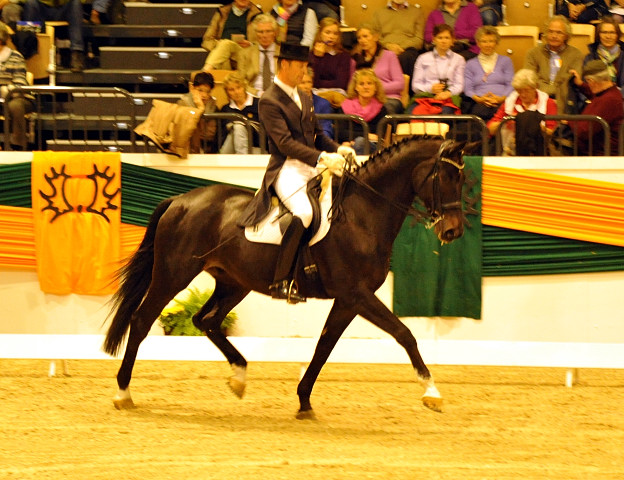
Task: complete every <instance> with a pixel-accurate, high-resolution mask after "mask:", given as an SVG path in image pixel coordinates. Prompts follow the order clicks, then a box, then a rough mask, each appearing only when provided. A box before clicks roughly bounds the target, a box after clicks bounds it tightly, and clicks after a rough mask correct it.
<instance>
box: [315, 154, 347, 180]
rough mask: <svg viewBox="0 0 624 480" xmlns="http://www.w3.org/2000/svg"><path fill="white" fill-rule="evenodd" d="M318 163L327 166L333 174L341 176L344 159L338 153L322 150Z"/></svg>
mask: <svg viewBox="0 0 624 480" xmlns="http://www.w3.org/2000/svg"><path fill="white" fill-rule="evenodd" d="M318 163H319V164H320V165H323V166H325V167H327V169H328V170H329V171H330V172H331V173H333V174H334V175H336V176H338V177H342V172H343V170H344V166H345V159H344V157H343V156H342V155H340V154H339V153H328V152H323V153H322V154H321V158H320V159H319V162H318Z"/></svg>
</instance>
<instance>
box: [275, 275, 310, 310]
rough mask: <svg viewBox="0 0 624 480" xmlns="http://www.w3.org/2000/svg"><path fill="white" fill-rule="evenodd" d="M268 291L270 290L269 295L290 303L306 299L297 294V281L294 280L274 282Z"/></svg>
mask: <svg viewBox="0 0 624 480" xmlns="http://www.w3.org/2000/svg"><path fill="white" fill-rule="evenodd" d="M269 292H271V297H273V298H276V299H280V300H286V302H287V303H290V304H291V305H294V304H296V303H299V302H305V301H306V298H305V297H304V296H302V295H299V290H298V288H297V282H295V280H282V281H281V282H276V283H274V284H272V285H271V286H270V287H269Z"/></svg>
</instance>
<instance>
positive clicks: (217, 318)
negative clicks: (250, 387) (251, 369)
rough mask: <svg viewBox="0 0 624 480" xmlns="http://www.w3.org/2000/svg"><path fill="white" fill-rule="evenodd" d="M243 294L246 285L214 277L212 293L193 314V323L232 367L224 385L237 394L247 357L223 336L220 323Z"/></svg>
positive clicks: (242, 385)
mask: <svg viewBox="0 0 624 480" xmlns="http://www.w3.org/2000/svg"><path fill="white" fill-rule="evenodd" d="M247 294H249V290H248V289H245V288H243V287H241V286H239V285H232V284H225V283H223V282H222V281H219V280H217V282H216V284H215V289H214V292H213V293H212V296H211V297H210V299H209V300H208V301H207V302H206V304H205V305H204V306H203V307H202V308H201V309H200V310H199V312H197V313H196V314H195V316H194V317H193V323H194V324H195V326H196V327H197V328H199V329H200V330H203V331H205V332H206V336H207V337H208V338H209V339H210V340H211V341H212V343H214V344H215V345H216V347H217V348H218V349H219V350H221V352H222V353H223V355H225V358H226V359H227V361H228V362H229V364H230V366H231V367H232V372H233V375H232V376H231V377H230V378H229V380H228V385H229V386H230V388H231V389H232V391H233V392H234V394H235V395H236V396H237V397H238V398H242V397H243V395H244V393H245V387H246V385H247V360H245V358H244V357H243V356H242V355H241V353H240V352H239V351H238V350H237V349H236V347H235V346H234V345H232V342H230V341H229V340H228V339H227V337H226V336H225V334H224V333H223V331H222V330H221V323H222V322H223V319H224V318H225V317H226V315H227V314H228V313H230V311H231V310H232V309H233V308H234V307H235V306H236V305H238V304H239V303H240V302H241V301H242V300H243V299H244V298H245V297H246V296H247Z"/></svg>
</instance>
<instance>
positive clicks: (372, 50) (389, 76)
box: [353, 23, 405, 114]
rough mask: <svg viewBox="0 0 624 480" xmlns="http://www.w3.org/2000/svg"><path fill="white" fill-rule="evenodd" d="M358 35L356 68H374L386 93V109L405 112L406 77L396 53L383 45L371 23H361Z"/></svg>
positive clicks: (355, 56) (355, 58)
mask: <svg viewBox="0 0 624 480" xmlns="http://www.w3.org/2000/svg"><path fill="white" fill-rule="evenodd" d="M356 36H357V41H358V45H357V47H356V53H354V54H353V59H354V60H355V68H356V70H360V69H362V68H372V69H373V70H374V72H375V75H377V78H378V79H379V80H380V81H381V85H382V87H383V91H384V93H385V94H386V103H384V107H386V111H387V112H388V113H391V114H392V113H403V110H404V109H405V107H404V106H403V102H402V101H401V94H402V93H403V89H404V88H405V77H404V76H403V69H402V68H401V63H400V62H399V58H398V57H397V55H396V53H394V52H392V51H390V50H386V49H385V48H383V47H382V46H381V44H380V43H379V32H378V31H377V30H376V29H375V27H374V26H373V25H372V24H370V23H363V24H362V25H360V27H359V28H358V29H357V32H356Z"/></svg>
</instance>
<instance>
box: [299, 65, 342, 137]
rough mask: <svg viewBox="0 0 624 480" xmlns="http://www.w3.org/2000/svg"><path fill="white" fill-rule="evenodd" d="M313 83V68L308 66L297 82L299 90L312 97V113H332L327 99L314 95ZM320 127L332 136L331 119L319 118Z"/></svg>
mask: <svg viewBox="0 0 624 480" xmlns="http://www.w3.org/2000/svg"><path fill="white" fill-rule="evenodd" d="M313 83H314V70H312V69H311V68H308V70H307V72H306V73H304V74H303V78H302V79H301V83H300V84H299V90H301V91H302V92H303V93H306V94H308V95H310V96H311V97H312V102H313V104H314V113H334V109H333V108H332V106H331V104H330V103H329V101H328V100H325V99H324V98H323V97H319V96H318V95H315V94H314V92H313V91H312V84H313ZM318 122H319V124H320V126H321V128H322V129H323V131H324V132H325V135H327V136H328V137H329V138H334V126H333V125H332V121H331V120H329V119H324V120H319V121H318Z"/></svg>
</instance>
